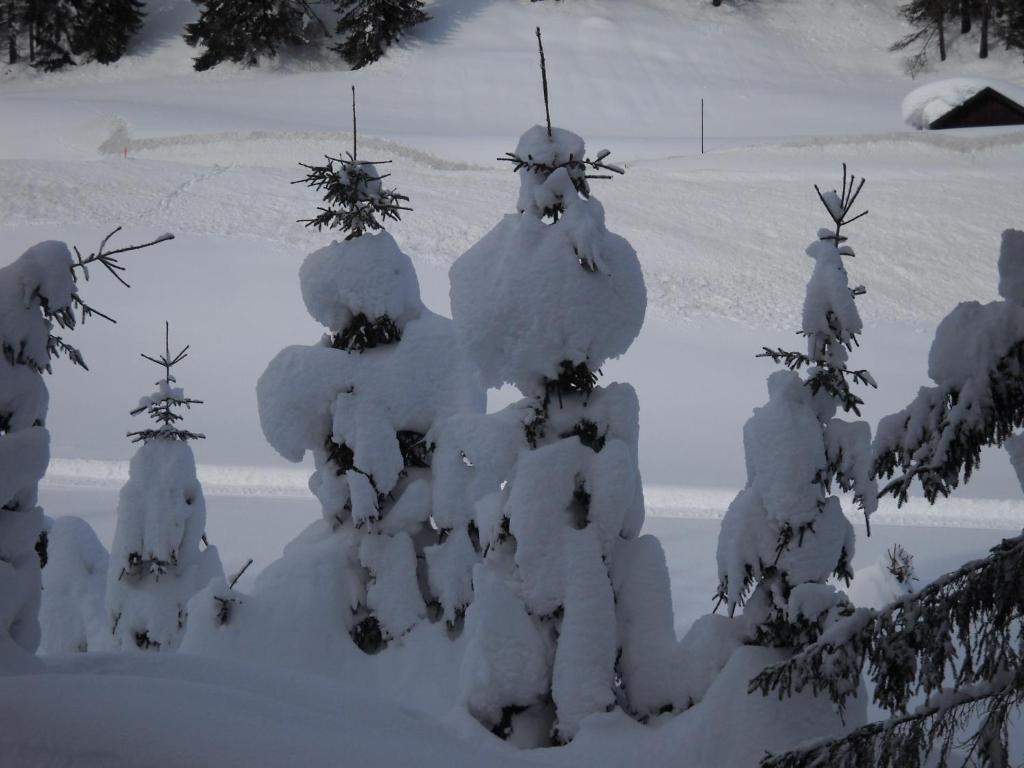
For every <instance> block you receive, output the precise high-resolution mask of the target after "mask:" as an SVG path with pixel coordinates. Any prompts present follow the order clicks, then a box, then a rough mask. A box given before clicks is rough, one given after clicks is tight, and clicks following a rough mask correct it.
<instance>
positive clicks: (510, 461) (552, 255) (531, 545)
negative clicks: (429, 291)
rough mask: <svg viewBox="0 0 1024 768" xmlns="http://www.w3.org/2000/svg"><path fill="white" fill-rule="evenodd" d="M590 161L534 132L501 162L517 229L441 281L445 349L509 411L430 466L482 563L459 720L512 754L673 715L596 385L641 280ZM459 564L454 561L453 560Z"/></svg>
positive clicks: (630, 403)
mask: <svg viewBox="0 0 1024 768" xmlns="http://www.w3.org/2000/svg"><path fill="white" fill-rule="evenodd" d="M607 154H608V153H607V152H606V151H605V152H601V153H599V154H598V155H597V158H596V159H594V160H590V159H587V158H586V155H585V148H584V142H583V139H582V138H580V137H579V136H577V135H576V134H574V133H572V132H570V131H567V130H564V129H560V128H552V127H550V125H549V126H547V127H545V126H535V127H533V128H531V129H530V130H528V131H527V132H526V133H525V134H523V136H522V138H521V139H520V141H519V144H518V146H517V148H516V150H515V152H514V153H510V154H509V155H508V156H507V158H506V159H508V160H510V161H511V162H512V163H513V164H514V168H515V170H516V171H517V172H518V173H519V180H520V192H519V200H518V205H517V209H518V210H517V212H516V213H512V214H509V215H507V216H505V217H504V218H503V219H502V220H501V221H500V222H499V223H498V224H497V226H495V227H494V228H493V229H492V230H491V231H490V232H489V233H487V234H486V235H485V236H484V237H483V239H481V240H480V241H479V242H478V243H477V244H475V245H474V246H473V247H471V248H470V249H469V250H468V251H467V252H466V253H465V254H463V255H462V256H461V257H460V258H459V259H458V261H456V263H455V264H454V265H453V266H452V269H451V273H450V277H451V302H452V315H453V318H454V320H455V324H456V328H457V332H458V336H459V341H460V343H461V344H462V345H463V346H464V348H465V349H466V350H467V351H468V353H469V355H470V357H471V359H472V360H473V361H474V362H475V363H476V364H477V365H478V366H479V368H480V369H481V371H482V374H483V377H484V383H485V384H486V385H488V386H492V387H496V386H500V385H501V384H503V383H510V384H513V385H515V386H516V387H517V388H519V389H520V390H521V391H522V392H523V394H524V395H526V399H524V400H522V401H521V402H518V403H516V404H514V405H512V406H509V407H508V408H506V409H505V410H504V411H502V412H500V413H497V414H494V415H492V416H488V417H477V418H474V419H464V420H462V421H459V422H450V423H449V424H448V425H447V427H448V429H447V431H446V433H445V434H444V436H443V438H442V440H441V441H439V443H438V449H437V452H436V458H435V460H436V461H437V462H438V464H439V466H440V465H442V464H443V466H445V467H446V468H448V469H449V470H450V471H449V472H447V473H446V474H445V481H446V482H445V485H444V490H445V492H446V493H449V494H450V495H449V496H448V497H447V498H445V504H444V506H445V508H447V509H450V510H453V511H454V513H455V514H454V515H453V518H454V519H452V520H451V521H450V522H448V523H446V524H451V525H453V526H454V528H453V530H455V531H456V532H457V533H456V534H453V535H457V536H459V538H460V540H461V537H462V533H461V529H462V528H463V527H465V529H466V530H467V531H468V533H469V536H470V537H471V538H472V537H477V538H478V539H479V542H480V546H481V547H482V549H483V552H484V553H485V559H484V562H483V563H482V564H479V565H477V566H476V567H475V569H474V571H473V582H472V583H473V588H474V590H475V594H474V596H473V603H472V605H471V606H470V607H469V611H468V614H467V619H466V621H467V628H468V632H467V634H468V645H467V650H466V657H465V661H464V664H463V667H462V689H463V694H462V698H463V703H464V705H465V706H466V707H467V708H468V710H469V711H470V712H471V713H472V714H473V715H474V716H475V717H476V718H477V719H478V720H479V721H480V722H481V723H483V724H484V725H485V726H486V727H488V728H490V729H492V730H493V731H494V732H495V733H496V734H498V735H500V736H502V737H505V738H509V739H510V740H512V741H513V742H515V743H517V744H524V743H530V738H531V737H526V736H524V734H533V736H532V739H533V744H534V745H536V744H537V743H551V742H552V741H553V742H555V743H564V742H567V741H569V740H570V739H572V738H573V737H574V736H575V735H576V733H577V731H578V729H579V727H580V723H581V721H582V720H583V719H584V718H586V717H587V716H588V715H591V714H595V713H600V712H605V711H607V710H610V709H613V708H615V707H621V708H622V709H624V710H625V711H627V712H629V713H630V714H632V715H634V716H635V717H637V718H639V719H646V718H648V717H650V716H652V715H656V714H658V713H660V712H663V711H667V710H671V709H673V708H675V707H677V706H680V705H681V703H682V702H680V701H679V699H678V697H677V695H676V693H677V688H678V687H679V686H678V685H677V684H676V683H677V681H676V680H675V678H674V676H673V674H672V672H671V669H672V656H673V653H674V649H675V648H674V647H675V643H676V638H675V634H674V630H673V624H672V607H671V599H670V597H669V581H668V571H667V568H666V566H665V560H664V554H663V553H662V551H661V547H660V544H659V543H658V541H657V540H656V539H654V538H652V537H646V536H645V537H640V538H637V537H638V535H639V533H640V529H641V526H642V524H643V519H644V502H643V491H642V488H641V483H640V472H639V468H638V465H637V441H638V433H639V416H638V412H639V403H638V401H637V397H636V393H635V392H634V390H633V388H632V387H630V386H629V385H628V384H612V385H610V386H608V387H600V386H598V385H597V380H598V373H599V369H600V368H601V366H602V365H603V364H604V363H605V362H606V361H607V360H609V359H610V358H613V357H616V356H618V355H621V354H622V353H624V352H625V351H626V350H627V349H628V348H629V346H630V344H631V343H632V342H633V340H634V339H635V338H636V336H637V334H638V333H639V331H640V327H641V325H642V324H643V319H644V312H645V309H646V303H647V296H646V288H645V286H644V281H643V275H642V272H641V270H640V263H639V261H638V260H637V256H636V253H635V252H634V251H633V248H632V247H631V246H630V245H629V243H628V242H626V240H625V239H623V238H622V237H620V236H618V235H616V234H613V233H611V232H609V231H608V230H607V228H606V227H605V222H604V209H603V208H602V206H601V204H600V203H599V202H598V201H597V200H596V199H594V198H593V197H591V196H590V189H589V183H588V175H587V174H588V172H590V171H593V170H606V171H613V172H621V169H618V168H615V167H614V166H610V165H607V164H605V163H604V162H603V161H604V158H605V157H606V156H607ZM460 546H462V547H463V548H464V547H465V544H462V545H460Z"/></svg>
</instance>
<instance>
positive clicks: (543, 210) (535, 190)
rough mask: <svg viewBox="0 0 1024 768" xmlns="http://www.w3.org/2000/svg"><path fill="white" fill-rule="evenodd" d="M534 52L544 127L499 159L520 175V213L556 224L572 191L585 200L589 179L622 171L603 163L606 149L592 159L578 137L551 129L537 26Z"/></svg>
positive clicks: (569, 132)
mask: <svg viewBox="0 0 1024 768" xmlns="http://www.w3.org/2000/svg"><path fill="white" fill-rule="evenodd" d="M537 49H538V53H539V55H540V72H541V84H542V87H543V91H544V115H545V121H546V124H545V125H544V126H540V125H536V126H534V127H533V128H531V129H530V130H528V131H527V132H526V133H524V134H523V136H522V137H521V138H520V139H519V144H518V146H517V147H516V149H515V151H514V152H506V153H505V156H504V157H499V158H498V160H500V161H502V162H507V163H512V170H513V171H516V172H520V171H521V172H522V173H520V180H521V184H522V188H521V191H520V195H519V210H520V211H521V212H522V211H527V210H533V211H534V212H535V213H537V215H538V216H541V217H546V218H551V219H553V220H554V221H557V220H558V217H559V216H560V215H561V214H563V213H565V209H566V206H567V205H568V204H570V203H571V200H572V197H573V190H575V193H576V194H578V195H579V196H580V197H582V198H583V199H588V198H589V197H590V183H589V180H590V179H610V178H612V177H611V176H610V175H608V174H609V173H616V174H620V175H621V174H623V173H625V170H624V169H622V168H621V167H619V166H617V165H612V164H611V163H605V162H604V160H605V158H606V157H608V155H609V154H611V153H610V152H609V151H608V150H607V149H602V150H601V151H600V152H598V153H597V156H596V157H594V158H593V159H591V158H588V157H586V154H585V149H584V144H583V139H582V138H581V137H579V136H577V135H576V134H575V133H573V132H572V131H567V130H565V129H564V128H553V127H552V126H551V106H550V97H549V95H548V72H547V62H546V60H545V58H544V41H543V39H542V38H541V33H540V27H537ZM594 171H597V173H594Z"/></svg>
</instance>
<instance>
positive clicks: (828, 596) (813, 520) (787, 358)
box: [718, 166, 878, 647]
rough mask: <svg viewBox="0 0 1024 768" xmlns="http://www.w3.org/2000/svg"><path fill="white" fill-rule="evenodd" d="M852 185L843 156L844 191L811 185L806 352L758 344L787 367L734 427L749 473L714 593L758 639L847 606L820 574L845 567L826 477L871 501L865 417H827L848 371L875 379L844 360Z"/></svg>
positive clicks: (848, 334)
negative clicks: (823, 218) (816, 224)
mask: <svg viewBox="0 0 1024 768" xmlns="http://www.w3.org/2000/svg"><path fill="white" fill-rule="evenodd" d="M862 187H863V180H861V182H860V184H859V185H855V180H854V178H853V177H852V176H851V177H849V178H848V177H847V174H846V168H845V166H844V168H843V188H842V192H841V193H839V192H836V191H831V192H827V193H824V194H822V193H821V192H820V191H819V193H818V194H819V197H820V198H821V201H822V203H823V204H824V206H825V208H826V210H827V211H828V213H829V216H830V217H831V219H832V220H833V222H834V229H824V230H820V231H819V232H818V239H817V240H816V241H815V242H813V243H812V244H811V245H810V246H809V247H808V249H807V255H808V256H810V257H811V259H813V260H814V271H813V272H812V274H811V279H810V282H809V283H808V284H807V292H806V297H805V299H804V307H803V323H802V327H801V333H802V334H803V335H804V336H805V337H806V338H807V352H806V353H803V352H787V351H785V350H781V349H777V350H772V349H768V348H765V350H764V353H763V355H762V356H764V357H770V358H771V359H773V360H774V361H775V362H781V363H783V364H784V365H785V366H786V368H787V369H788V370H785V371H778V372H776V373H773V374H772V375H771V376H769V378H768V397H769V399H768V403H767V404H766V405H764V406H762V407H760V408H757V409H755V410H754V415H753V416H752V417H751V418H750V420H749V421H748V422H747V424H746V426H745V427H744V430H743V444H744V449H745V451H746V461H747V484H746V487H745V488H744V489H743V490H742V491H740V493H739V495H738V496H737V497H736V499H735V500H734V501H733V502H732V504H731V505H730V506H729V509H728V510H727V512H726V515H725V519H724V520H723V521H722V531H721V534H720V536H719V540H718V571H719V591H718V597H719V600H720V601H721V602H724V603H725V604H726V605H727V606H728V608H729V612H730V615H731V614H732V613H733V611H735V609H736V607H737V606H740V605H743V606H744V616H745V617H746V620H747V621H748V624H749V631H750V632H751V634H752V636H753V638H754V640H755V642H757V643H759V644H764V645H776V646H782V647H794V646H801V645H804V644H806V643H808V642H811V641H813V640H814V639H815V637H817V635H818V634H819V633H820V631H821V630H822V628H823V627H824V626H825V625H826V624H827V623H828V622H829V621H830V620H831V619H833V618H835V615H836V614H837V613H844V612H846V611H848V601H847V600H846V598H845V596H844V595H843V594H842V593H841V592H838V591H837V590H835V589H834V588H833V587H832V586H830V585H829V584H827V583H826V582H827V580H828V579H829V577H830V576H832V575H835V576H836V577H838V578H840V579H846V580H847V581H849V579H850V577H851V576H852V575H853V572H852V570H851V566H850V560H851V558H852V557H853V551H854V535H853V528H852V526H851V525H850V523H849V521H848V520H847V519H846V516H845V515H844V514H843V509H842V506H841V503H840V500H839V497H838V496H836V495H834V494H833V492H832V491H833V487H834V486H837V487H838V490H842V491H852V492H853V494H854V499H855V501H856V503H858V504H859V505H860V506H861V508H862V509H863V511H864V514H865V517H867V516H869V515H870V514H871V513H872V512H873V511H874V510H875V508H876V507H877V503H878V500H877V488H876V486H875V483H874V481H873V480H872V479H871V477H870V470H871V456H870V441H871V433H870V428H869V427H868V425H867V423H865V422H863V421H857V422H849V421H843V420H841V419H839V418H836V417H835V416H836V412H837V410H838V409H839V408H842V409H843V411H847V412H849V411H853V412H854V413H856V414H858V415H859V414H860V411H859V406H860V405H861V403H862V401H861V399H860V398H859V397H857V396H856V395H855V394H853V392H852V391H851V390H850V384H851V382H854V383H864V384H870V385H872V386H873V385H874V382H873V380H872V378H871V376H870V374H868V373H867V371H861V370H852V369H850V368H848V367H847V360H848V355H849V352H850V350H852V348H853V347H854V345H856V343H857V337H858V335H859V334H860V333H861V328H862V326H861V320H860V315H859V314H858V312H857V307H856V304H855V302H854V300H855V298H856V296H857V295H859V294H861V293H863V292H864V289H863V288H856V289H851V288H850V286H849V283H848V277H847V273H846V269H845V267H844V266H843V259H844V257H850V256H853V251H852V249H851V248H850V246H848V245H845V244H844V242H845V240H846V238H845V237H844V236H843V235H842V234H841V229H842V227H843V226H844V225H846V224H849V223H850V222H852V221H854V220H855V219H856V218H859V216H855V217H852V218H848V217H849V213H850V209H851V208H852V206H853V204H854V202H855V201H856V198H857V195H858V193H859V192H860V190H861V188H862ZM804 367H806V369H807V371H806V376H805V378H801V377H800V376H799V375H798V373H797V371H799V370H800V369H802V368H804Z"/></svg>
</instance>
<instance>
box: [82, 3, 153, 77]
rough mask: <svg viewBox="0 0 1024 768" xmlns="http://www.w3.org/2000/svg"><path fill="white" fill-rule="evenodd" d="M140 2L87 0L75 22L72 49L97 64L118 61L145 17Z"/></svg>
mask: <svg viewBox="0 0 1024 768" xmlns="http://www.w3.org/2000/svg"><path fill="white" fill-rule="evenodd" d="M143 8H144V5H143V4H142V2H141V0H87V1H86V2H84V3H83V4H82V7H81V9H80V11H79V14H78V16H77V18H76V20H75V26H74V34H73V36H72V48H73V50H74V53H75V54H76V55H78V56H83V57H85V58H86V59H89V60H92V61H98V62H99V63H100V64H110V63H111V62H114V61H117V60H118V59H120V58H121V57H122V56H123V55H124V52H125V51H126V50H127V49H128V43H129V42H130V41H131V38H132V36H134V35H135V33H136V32H138V31H139V30H140V29H141V28H142V20H143V18H144V17H145V12H144V11H143Z"/></svg>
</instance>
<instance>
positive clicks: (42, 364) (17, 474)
mask: <svg viewBox="0 0 1024 768" xmlns="http://www.w3.org/2000/svg"><path fill="white" fill-rule="evenodd" d="M114 232H117V230H114ZM113 234H114V233H111V235H108V236H107V237H106V238H104V240H103V242H102V244H101V245H100V247H99V248H98V249H97V251H96V252H94V253H92V254H90V255H89V256H87V257H82V256H81V255H80V254H79V253H78V251H77V250H76V251H75V256H74V257H72V255H71V251H69V250H68V247H67V245H65V244H64V243H60V242H55V241H47V242H42V243H39V244H38V245H34V246H32V247H31V248H29V249H28V250H27V251H25V253H24V254H22V255H21V256H20V257H19V258H18V259H17V260H15V261H13V262H12V263H10V264H8V265H7V266H5V267H0V351H2V353H3V354H2V356H0V467H3V471H2V472H0V669H2V668H6V667H8V666H10V665H12V664H14V663H15V660H16V658H17V657H18V656H19V655H24V653H25V652H27V653H34V652H35V650H36V648H37V646H38V644H39V632H40V630H39V601H40V584H41V580H40V565H41V560H44V559H45V557H46V551H45V544H46V539H45V538H44V537H43V536H42V533H43V512H42V509H41V508H40V507H39V505H38V482H39V480H40V478H42V476H43V474H44V473H45V472H46V466H47V464H48V463H49V460H50V436H49V432H48V431H47V429H46V411H47V407H48V405H49V395H48V393H47V391H46V384H45V383H44V381H43V373H49V372H50V370H51V365H52V363H53V361H54V359H55V358H58V357H60V356H61V355H64V356H66V357H67V358H68V359H69V360H71V362H72V363H73V364H76V365H80V366H82V367H83V368H84V367H85V360H84V359H83V357H82V355H81V353H80V352H79V351H78V350H77V349H76V348H75V347H73V346H72V345H71V344H69V343H68V342H67V341H65V340H64V338H62V337H61V336H60V335H58V334H57V333H55V332H54V331H55V330H57V328H60V329H64V330H71V329H73V328H74V327H75V326H76V325H78V323H80V322H83V321H84V320H85V319H86V318H87V317H89V316H92V315H96V316H101V317H106V315H103V314H102V313H100V312H98V311H97V310H95V309H93V308H92V307H90V306H89V305H88V304H86V303H85V301H84V300H83V299H82V297H81V295H80V294H79V292H78V285H77V277H78V275H82V276H83V277H85V278H86V279H88V276H89V271H88V270H89V267H90V266H95V265H99V266H103V267H104V268H105V269H107V270H108V271H109V272H110V273H111V274H113V275H114V276H115V277H116V278H117V279H118V280H119V281H121V282H122V283H123V282H124V281H123V279H122V278H121V277H120V274H119V273H120V272H121V271H122V270H123V269H124V267H123V266H122V265H120V264H119V263H118V260H117V255H118V254H120V253H124V252H126V251H131V250H136V249H138V248H143V247H146V246H131V247H128V248H121V249H116V250H112V251H107V250H106V247H107V243H108V242H109V240H110V237H111V236H112V235H113ZM169 239H171V235H164V236H163V237H161V238H158V239H157V240H155V241H153V243H147V244H146V245H152V244H154V243H156V242H161V241H164V240H169ZM125 284H126V285H127V283H125ZM55 326H56V328H55ZM19 648H20V649H21V652H20V654H19Z"/></svg>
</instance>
